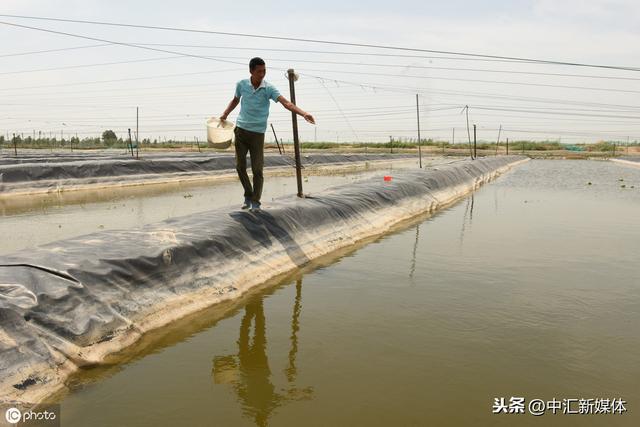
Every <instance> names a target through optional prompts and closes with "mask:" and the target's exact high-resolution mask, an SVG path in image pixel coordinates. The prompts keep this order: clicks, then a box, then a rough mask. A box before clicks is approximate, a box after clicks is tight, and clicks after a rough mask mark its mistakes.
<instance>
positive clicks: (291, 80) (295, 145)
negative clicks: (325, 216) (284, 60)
mask: <svg viewBox="0 0 640 427" xmlns="http://www.w3.org/2000/svg"><path fill="white" fill-rule="evenodd" d="M287 75H288V78H289V92H290V93H291V102H292V103H293V104H294V105H295V104H296V89H295V81H296V80H297V79H298V76H297V75H296V73H295V71H294V70H293V68H290V69H288V70H287ZM291 122H292V124H293V150H294V153H295V154H294V155H295V160H296V182H297V184H298V197H304V193H303V192H302V170H301V161H300V140H299V139H298V116H297V115H296V113H294V112H293V111H292V112H291Z"/></svg>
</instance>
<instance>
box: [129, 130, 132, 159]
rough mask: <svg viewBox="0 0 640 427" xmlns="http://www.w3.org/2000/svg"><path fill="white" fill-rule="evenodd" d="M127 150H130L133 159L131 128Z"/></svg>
mask: <svg viewBox="0 0 640 427" xmlns="http://www.w3.org/2000/svg"><path fill="white" fill-rule="evenodd" d="M129 148H130V149H131V157H133V142H132V141H131V128H129Z"/></svg>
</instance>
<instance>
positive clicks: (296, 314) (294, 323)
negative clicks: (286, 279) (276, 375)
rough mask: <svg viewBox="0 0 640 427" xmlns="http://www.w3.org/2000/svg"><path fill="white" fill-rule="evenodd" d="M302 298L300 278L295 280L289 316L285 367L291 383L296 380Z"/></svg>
mask: <svg viewBox="0 0 640 427" xmlns="http://www.w3.org/2000/svg"><path fill="white" fill-rule="evenodd" d="M301 300H302V279H297V280H296V299H295V303H294V306H293V317H292V318H291V349H290V350H289V366H288V367H287V369H285V374H286V376H287V380H288V381H289V382H290V383H291V382H294V381H295V380H296V374H297V373H298V372H297V368H296V355H297V354H298V331H299V330H300V320H299V319H300V308H301V306H302V305H301Z"/></svg>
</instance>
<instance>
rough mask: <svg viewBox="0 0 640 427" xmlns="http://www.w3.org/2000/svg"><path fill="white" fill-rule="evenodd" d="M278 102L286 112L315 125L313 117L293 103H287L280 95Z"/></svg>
mask: <svg viewBox="0 0 640 427" xmlns="http://www.w3.org/2000/svg"><path fill="white" fill-rule="evenodd" d="M278 102H279V103H280V104H282V106H283V107H284V108H286V109H287V110H289V111H291V112H293V113H296V114H298V115H300V116H302V117H304V119H305V120H306V121H308V122H309V123H311V124H314V125H315V124H316V121H315V119H314V118H313V116H312V115H311V114H309V113H307V112H306V111H304V110H301V109H300V108H299V107H298V106H297V105H295V104H294V103H293V102H291V101H289V100H288V99H287V98H285V97H284V96H282V95H280V96H279V97H278Z"/></svg>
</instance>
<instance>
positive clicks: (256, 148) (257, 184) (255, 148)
mask: <svg viewBox="0 0 640 427" xmlns="http://www.w3.org/2000/svg"><path fill="white" fill-rule="evenodd" d="M234 133H235V136H236V170H237V171H238V176H239V177H240V182H241V183H242V187H243V188H244V197H245V198H246V199H251V201H252V202H254V203H260V196H262V185H263V183H264V176H263V175H262V169H263V168H264V133H259V132H251V131H248V130H246V129H242V128H239V127H237V126H236V128H235V130H234ZM247 152H249V155H250V156H251V172H252V173H253V187H251V181H250V180H249V175H247Z"/></svg>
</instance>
